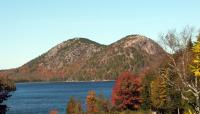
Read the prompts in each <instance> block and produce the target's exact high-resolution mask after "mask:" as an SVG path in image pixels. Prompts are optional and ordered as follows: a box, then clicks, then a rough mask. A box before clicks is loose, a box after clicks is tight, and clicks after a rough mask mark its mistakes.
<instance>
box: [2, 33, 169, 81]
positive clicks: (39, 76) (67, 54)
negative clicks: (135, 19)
mask: <svg viewBox="0 0 200 114" xmlns="http://www.w3.org/2000/svg"><path fill="white" fill-rule="evenodd" d="M166 55H167V54H166V52H165V51H164V50H163V49H162V48H161V47H160V46H159V45H158V44H157V43H156V42H154V41H153V40H151V39H150V38H147V37H145V36H141V35H129V36H126V37H124V38H122V39H121V40H119V41H117V42H115V43H112V44H111V45H107V46H105V45H101V44H98V43H96V42H94V41H91V40H88V39H85V38H75V39H70V40H68V41H65V42H63V43H61V44H59V45H57V46H55V47H53V48H52V49H50V50H49V51H48V52H46V53H44V54H42V55H41V56H39V57H37V58H36V59H33V60H31V61H30V62H28V63H26V64H24V65H23V66H21V67H19V68H16V69H12V70H4V71H0V76H1V75H3V76H5V75H7V76H9V77H11V78H12V79H14V80H15V81H51V80H69V81H73V80H113V79H117V76H118V75H119V74H120V73H121V72H123V71H130V72H132V73H138V72H141V71H149V70H153V69H155V68H157V67H158V66H159V65H160V64H161V63H162V61H163V60H164V58H165V57H166Z"/></svg>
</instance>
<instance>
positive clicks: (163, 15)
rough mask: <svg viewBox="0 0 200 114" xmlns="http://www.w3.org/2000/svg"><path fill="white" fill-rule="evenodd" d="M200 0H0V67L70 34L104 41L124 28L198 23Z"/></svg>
mask: <svg viewBox="0 0 200 114" xmlns="http://www.w3.org/2000/svg"><path fill="white" fill-rule="evenodd" d="M199 5H200V1H198V0H194V1H180V0H176V1H173V0H168V1H159V0H151V1H139V0H124V1H114V0H109V1H106V0H101V1H94V0H84V1H81V0H57V1H54V0H42V1H41V0H34V1H33V0H32V1H25V0H17V1H9V0H8V1H0V14H1V18H0V25H1V26H0V38H1V42H0V51H1V53H2V54H1V56H0V69H9V68H15V67H19V66H21V65H23V64H24V63H26V62H28V61H30V60H31V59H34V58H35V57H37V56H39V55H41V54H43V53H44V52H46V51H48V50H49V49H50V48H52V47H53V46H55V45H57V44H59V43H61V42H63V41H66V40H68V39H71V38H74V37H84V38H89V39H90V40H93V41H95V42H98V43H101V44H106V45H108V44H110V43H113V42H115V41H117V40H119V39H121V38H122V37H124V36H127V35H130V34H140V35H144V36H147V37H149V38H151V39H153V40H154V41H158V40H159V39H158V35H159V34H160V33H165V32H166V31H167V30H169V29H174V28H176V29H177V30H181V29H182V28H184V27H185V26H186V25H189V26H194V27H197V28H198V27H200V23H199V20H198V19H200V15H199V11H200V7H199Z"/></svg>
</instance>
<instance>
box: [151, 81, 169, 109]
mask: <svg viewBox="0 0 200 114" xmlns="http://www.w3.org/2000/svg"><path fill="white" fill-rule="evenodd" d="M151 102H152V106H153V107H154V108H155V109H158V110H159V111H161V112H163V110H165V109H167V108H168V107H169V94H168V88H167V84H166V82H165V81H163V79H161V78H160V77H156V78H155V80H153V81H152V83H151Z"/></svg>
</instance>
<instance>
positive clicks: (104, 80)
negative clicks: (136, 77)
mask: <svg viewBox="0 0 200 114" xmlns="http://www.w3.org/2000/svg"><path fill="white" fill-rule="evenodd" d="M114 81H115V80H88V81H36V82H34V81H33V82H15V83H16V84H31V83H60V82H62V83H80V82H114Z"/></svg>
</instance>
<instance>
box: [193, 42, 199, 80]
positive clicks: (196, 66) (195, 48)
mask: <svg viewBox="0 0 200 114" xmlns="http://www.w3.org/2000/svg"><path fill="white" fill-rule="evenodd" d="M192 52H193V53H194V54H195V55H194V60H193V65H191V68H192V72H193V73H194V75H195V76H197V77H199V76H200V41H197V42H196V43H195V45H194V46H193V48H192Z"/></svg>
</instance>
